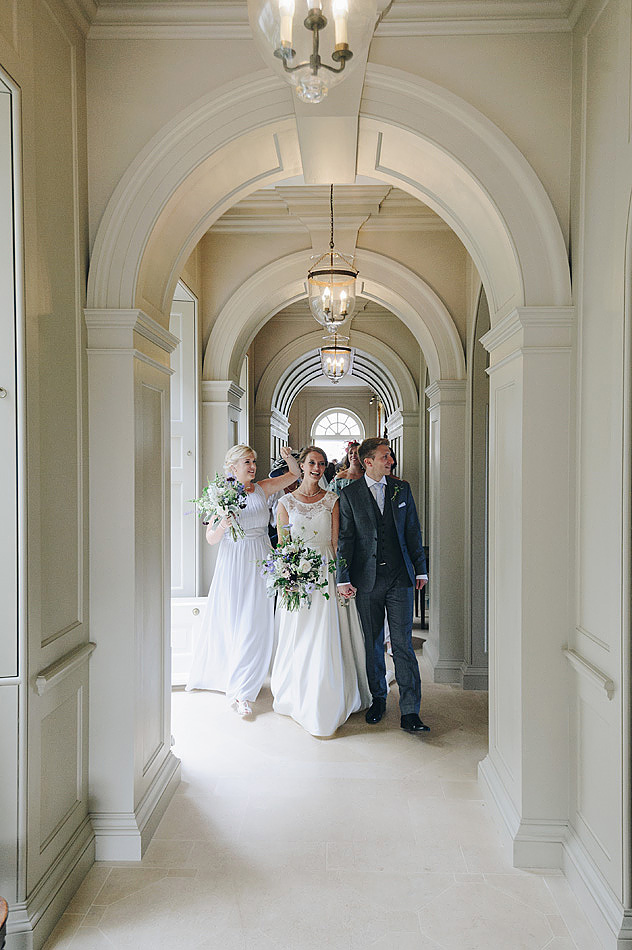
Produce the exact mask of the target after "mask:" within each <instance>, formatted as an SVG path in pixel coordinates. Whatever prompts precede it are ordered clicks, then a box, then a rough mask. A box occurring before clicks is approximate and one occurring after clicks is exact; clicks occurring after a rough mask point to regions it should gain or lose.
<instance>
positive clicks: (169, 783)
mask: <svg viewBox="0 0 632 950" xmlns="http://www.w3.org/2000/svg"><path fill="white" fill-rule="evenodd" d="M179 784H180V759H177V758H176V757H175V755H174V754H173V753H172V752H169V753H168V754H167V755H166V757H165V760H164V762H163V763H162V765H161V767H160V769H159V770H158V772H157V773H156V777H155V778H154V780H153V782H152V783H151V785H150V786H149V788H148V790H147V792H146V793H145V795H144V796H143V798H142V799H141V801H140V802H139V804H138V807H137V808H136V811H133V812H93V813H92V814H91V816H90V817H91V819H92V825H93V828H94V834H95V846H96V860H97V861H140V860H141V858H142V856H143V854H144V852H145V849H146V848H147V845H148V844H149V842H150V841H151V838H152V835H153V834H154V832H155V830H156V828H157V827H158V824H159V822H160V819H161V818H162V816H163V815H164V813H165V810H166V808H167V805H168V804H169V802H170V801H171V799H172V797H173V794H174V792H175V790H176V788H177V787H178V785H179Z"/></svg>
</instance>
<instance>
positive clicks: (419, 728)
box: [400, 713, 430, 733]
mask: <svg viewBox="0 0 632 950" xmlns="http://www.w3.org/2000/svg"><path fill="white" fill-rule="evenodd" d="M400 725H401V727H402V729H403V730H404V732H412V733H415V732H430V726H427V725H426V724H425V722H422V721H421V719H420V718H419V716H418V715H417V713H407V714H406V715H405V716H402V718H401V720H400Z"/></svg>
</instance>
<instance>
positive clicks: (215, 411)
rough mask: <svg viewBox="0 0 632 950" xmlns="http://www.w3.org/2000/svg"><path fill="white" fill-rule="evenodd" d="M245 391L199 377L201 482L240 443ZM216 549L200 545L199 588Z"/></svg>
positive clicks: (229, 383) (220, 469)
mask: <svg viewBox="0 0 632 950" xmlns="http://www.w3.org/2000/svg"><path fill="white" fill-rule="evenodd" d="M244 395H245V390H243V389H242V388H241V386H239V385H238V384H237V383H236V382H234V380H232V379H203V380H202V412H201V432H200V437H201V455H202V458H201V466H200V472H201V477H202V484H204V485H205V484H206V481H207V479H209V478H214V477H215V473H216V472H219V473H220V474H221V473H222V472H223V471H224V458H225V456H226V452H227V451H228V449H229V448H231V447H232V446H233V445H237V444H238V443H239V418H240V415H241V400H242V398H243V397H244ZM216 555H217V552H216V551H215V550H213V548H212V547H210V546H209V545H208V544H206V543H204V544H203V545H202V552H201V561H202V590H203V591H204V592H206V591H207V590H208V588H209V585H210V583H211V578H212V575H213V567H214V564H215V557H216Z"/></svg>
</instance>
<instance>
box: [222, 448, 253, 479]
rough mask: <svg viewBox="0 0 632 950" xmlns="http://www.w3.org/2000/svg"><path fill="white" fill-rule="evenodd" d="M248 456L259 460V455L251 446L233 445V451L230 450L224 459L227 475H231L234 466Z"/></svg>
mask: <svg viewBox="0 0 632 950" xmlns="http://www.w3.org/2000/svg"><path fill="white" fill-rule="evenodd" d="M247 455H254V457H255V459H256V458H257V453H256V452H255V450H254V449H251V448H250V446H249V445H242V444H239V445H233V447H232V449H229V450H228V452H227V453H226V455H225V457H224V472H225V474H226V475H230V474H231V472H232V470H233V465H235V464H236V463H237V462H238V461H239V460H240V459H243V458H246V456H247Z"/></svg>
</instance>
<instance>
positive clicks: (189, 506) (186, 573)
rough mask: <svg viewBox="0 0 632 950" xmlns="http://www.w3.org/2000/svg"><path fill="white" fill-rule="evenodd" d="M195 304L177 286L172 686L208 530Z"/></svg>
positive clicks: (194, 610)
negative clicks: (202, 493)
mask: <svg viewBox="0 0 632 950" xmlns="http://www.w3.org/2000/svg"><path fill="white" fill-rule="evenodd" d="M196 307H197V303H196V300H195V298H194V297H193V296H192V295H191V294H190V293H189V291H188V290H187V289H186V287H184V286H183V285H182V284H178V288H177V290H176V293H175V296H174V299H173V306H172V310H171V320H170V322H169V329H170V330H171V332H172V333H173V334H174V335H175V336H177V337H178V339H179V340H180V345H179V346H178V347H177V348H176V349H175V350H174V352H173V354H172V356H171V368H172V369H173V370H174V374H173V376H172V377H171V683H172V685H173V686H179V685H182V684H184V683H186V681H187V679H188V675H189V668H190V666H191V660H192V659H193V647H194V643H195V635H196V632H197V627H198V626H199V622H200V620H201V617H202V612H203V609H204V603H205V601H204V599H202V598H198V597H197V594H198V583H199V580H198V577H199V567H198V565H199V543H200V538H201V537H203V532H204V529H203V528H202V527H201V525H200V521H199V518H198V517H197V514H196V512H195V505H194V504H193V502H192V501H191V499H192V498H197V496H198V495H199V478H198V463H197V456H198V377H199V363H198V347H197V326H196V321H197V309H196Z"/></svg>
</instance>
